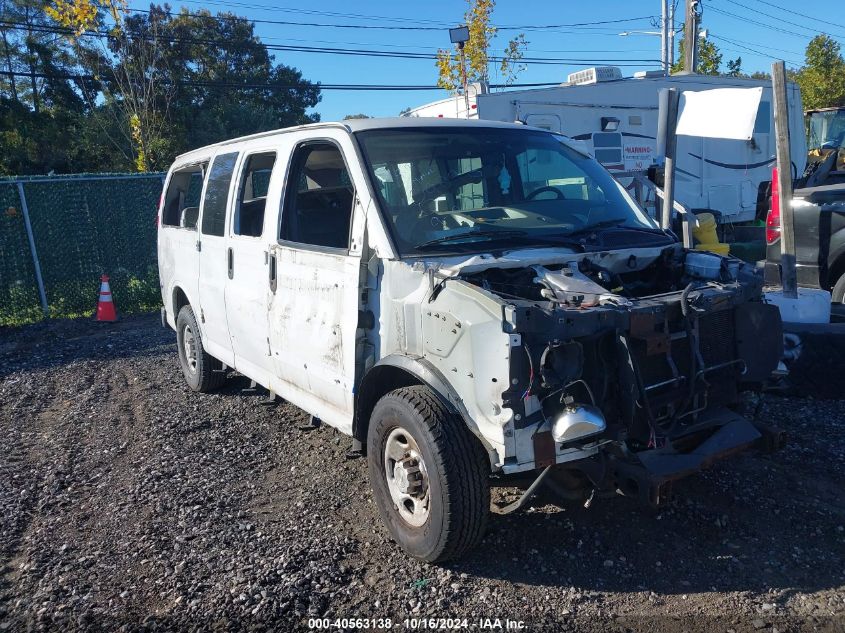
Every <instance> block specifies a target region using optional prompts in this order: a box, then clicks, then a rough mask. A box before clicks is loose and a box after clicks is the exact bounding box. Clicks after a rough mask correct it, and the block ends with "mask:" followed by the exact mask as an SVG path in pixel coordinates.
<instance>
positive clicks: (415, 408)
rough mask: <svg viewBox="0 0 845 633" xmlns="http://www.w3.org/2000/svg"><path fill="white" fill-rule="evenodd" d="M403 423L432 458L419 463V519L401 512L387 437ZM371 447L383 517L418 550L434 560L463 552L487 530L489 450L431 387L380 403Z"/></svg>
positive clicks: (410, 549)
mask: <svg viewBox="0 0 845 633" xmlns="http://www.w3.org/2000/svg"><path fill="white" fill-rule="evenodd" d="M402 431H406V432H407V434H408V435H410V436H411V439H410V441H411V442H413V444H415V445H416V447H417V448H418V450H419V454H420V455H421V457H422V462H423V463H424V466H425V467H424V469H422V468H421V469H420V470H424V472H425V473H426V478H427V481H426V485H425V488H426V489H427V490H428V504H427V507H428V512H427V515H426V518H425V522H424V523H422V524H421V525H419V526H417V527H415V526H414V525H412V524H410V523H409V522H408V521H406V519H405V518H403V516H402V514H400V510H399V507H398V506H397V505H396V504H395V502H394V499H393V497H392V496H391V484H390V483H389V482H388V476H387V474H386V472H387V470H386V466H385V462H387V461H389V460H390V458H388V457H387V455H386V454H385V451H386V448H387V445H388V442H389V441H392V440H391V438H393V437H394V436H395V433H397V432H399V433H400V434H401V432H402ZM409 454H410V453H409ZM367 455H368V462H369V472H370V485H371V486H372V490H373V496H374V498H375V501H376V505H377V506H378V509H379V514H380V515H381V518H382V521H383V522H384V524H385V525H386V526H387V528H388V530H389V532H390V534H391V536H392V537H393V538H394V539H395V540H396V542H397V543H398V544H399V545H400V546H401V547H402V549H404V550H405V551H406V552H407V553H409V554H410V555H411V556H413V557H414V558H418V559H420V560H423V561H427V562H430V563H434V562H442V561H445V560H449V559H453V558H458V557H460V556H462V555H464V554H465V553H466V552H467V551H469V550H470V549H472V548H473V547H474V546H475V545H477V544H478V543H479V542H480V541H481V539H482V538H483V537H484V531H485V528H486V526H487V518H488V515H489V510H490V485H489V481H488V475H489V473H490V466H489V461H488V458H487V454H486V452H485V451H484V449H483V447H482V446H481V444H480V443H479V442H478V440H477V439H476V438H475V436H474V435H473V434H472V433H471V432H470V430H469V429H468V428H467V427H466V424H465V423H464V421H463V420H462V419H460V418H459V417H457V416H455V415H452V413H451V412H450V411H449V410H448V409H447V408H446V406H445V405H444V404H443V402H442V401H441V400H440V399H439V398H438V397H437V396H436V395H435V394H434V392H433V391H432V390H431V389H430V388H428V387H425V386H420V385H415V386H411V387H403V388H401V389H396V390H395V391H391V392H390V393H388V394H386V395H385V396H383V397H382V398H381V399H380V400H379V401H378V402H377V403H376V406H375V408H374V409H373V413H372V416H371V418H370V424H369V429H368V432H367ZM390 461H391V462H392V463H394V464H395V463H396V462H395V461H393V460H390ZM412 469H413V467H412ZM403 482H404V478H403ZM393 490H394V492H395V491H396V488H395V486H394V488H393ZM412 505H413V504H412Z"/></svg>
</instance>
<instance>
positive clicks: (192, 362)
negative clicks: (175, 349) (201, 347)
mask: <svg viewBox="0 0 845 633" xmlns="http://www.w3.org/2000/svg"><path fill="white" fill-rule="evenodd" d="M182 349H183V351H184V353H185V362H186V363H187V365H188V371H190V372H191V373H192V374H195V373H196V372H197V339H196V337H195V336H194V331H193V330H192V329H191V326H190V325H186V326H185V329H184V331H183V334H182Z"/></svg>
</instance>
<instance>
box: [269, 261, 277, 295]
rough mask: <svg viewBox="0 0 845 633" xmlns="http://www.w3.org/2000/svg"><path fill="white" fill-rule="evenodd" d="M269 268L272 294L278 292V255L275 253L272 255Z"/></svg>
mask: <svg viewBox="0 0 845 633" xmlns="http://www.w3.org/2000/svg"><path fill="white" fill-rule="evenodd" d="M267 268H268V269H269V277H270V290H271V291H272V292H276V278H277V276H276V255H275V254H274V253H270V260H269V265H268V266H267Z"/></svg>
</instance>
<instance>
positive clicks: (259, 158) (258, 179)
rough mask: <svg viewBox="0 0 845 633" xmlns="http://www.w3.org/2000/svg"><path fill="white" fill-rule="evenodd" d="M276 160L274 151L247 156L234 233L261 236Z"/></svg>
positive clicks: (236, 208)
mask: <svg viewBox="0 0 845 633" xmlns="http://www.w3.org/2000/svg"><path fill="white" fill-rule="evenodd" d="M275 162H276V153H275V152H266V153H263V154H253V155H252V156H249V157H248V158H247V160H246V163H245V164H244V168H243V170H242V171H241V183H240V185H239V187H238V199H237V202H236V206H235V218H234V225H233V231H234V233H235V235H248V236H250V237H261V233H262V232H263V231H264V207H265V206H266V204H267V188H268V187H269V186H270V174H271V173H272V171H273V165H274V164H275Z"/></svg>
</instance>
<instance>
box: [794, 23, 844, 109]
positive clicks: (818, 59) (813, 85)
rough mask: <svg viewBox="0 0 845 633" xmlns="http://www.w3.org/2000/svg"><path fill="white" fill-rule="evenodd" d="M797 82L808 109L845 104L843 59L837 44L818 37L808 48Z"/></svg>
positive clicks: (823, 36) (826, 38)
mask: <svg viewBox="0 0 845 633" xmlns="http://www.w3.org/2000/svg"><path fill="white" fill-rule="evenodd" d="M804 62H805V63H804V66H802V67H801V69H800V70H798V72H797V75H796V80H797V82H798V85H799V86H800V88H801V99H802V101H803V103H804V107H805V108H807V109H814V108H825V107H833V106H841V105H845V60H843V58H842V53H841V48H840V46H839V43H838V42H836V41H835V40H833V39H832V38H830V37H828V36H827V35H817V36H816V37H814V38H813V39H812V40H810V43H809V44H808V45H807V50H806V52H805V55H804Z"/></svg>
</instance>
